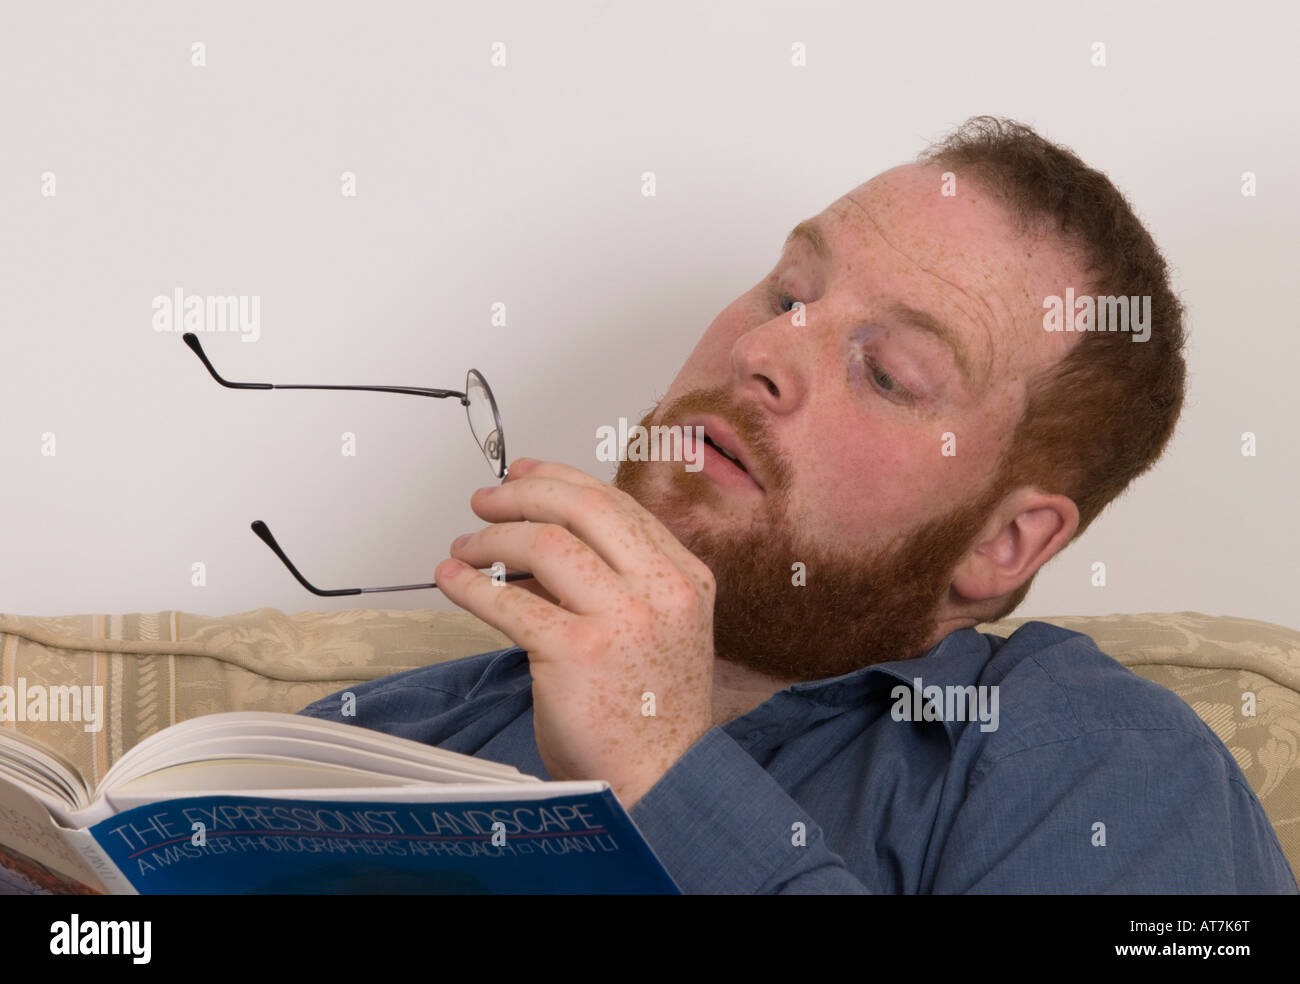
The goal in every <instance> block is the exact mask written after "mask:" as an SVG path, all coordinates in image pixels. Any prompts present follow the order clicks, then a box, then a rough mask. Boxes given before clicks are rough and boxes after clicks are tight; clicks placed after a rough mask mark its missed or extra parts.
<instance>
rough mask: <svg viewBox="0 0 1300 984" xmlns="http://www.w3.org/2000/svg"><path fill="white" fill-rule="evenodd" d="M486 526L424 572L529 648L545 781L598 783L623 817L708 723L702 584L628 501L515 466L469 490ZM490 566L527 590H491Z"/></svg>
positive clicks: (708, 604)
mask: <svg viewBox="0 0 1300 984" xmlns="http://www.w3.org/2000/svg"><path fill="white" fill-rule="evenodd" d="M470 506H471V507H472V508H473V510H474V512H475V513H476V514H478V515H479V516H480V517H482V518H483V519H485V520H487V521H488V522H489V523H492V524H493V525H491V526H488V527H486V528H484V529H482V530H480V531H479V532H477V533H474V534H472V535H469V536H467V537H461V538H460V539H458V540H457V541H456V542H455V543H453V545H452V549H451V556H452V558H454V559H452V560H444V561H443V562H442V563H441V564H439V565H438V568H437V570H436V571H435V572H434V578H435V580H436V581H437V584H438V587H439V588H441V589H442V592H443V594H445V595H446V596H447V597H448V598H449V599H451V601H453V602H454V603H455V604H457V605H459V606H460V607H461V608H464V609H466V610H468V611H470V612H472V613H473V614H475V615H477V616H478V617H479V618H481V619H482V620H483V621H485V622H487V623H488V624H489V625H492V626H494V627H496V628H497V629H500V630H501V631H502V632H504V633H505V634H506V635H508V636H509V637H510V638H511V639H512V640H514V642H515V643H516V644H517V645H519V646H521V647H522V648H524V649H526V650H528V660H529V665H530V668H531V672H532V677H533V721H534V726H535V729H536V734H537V749H538V751H539V752H540V753H541V757H542V762H543V763H544V764H545V765H546V769H547V771H548V772H549V773H550V774H551V776H552V778H554V779H604V780H606V781H607V782H609V784H610V786H611V787H612V789H613V790H614V793H615V795H617V796H618V798H619V801H620V802H621V803H622V804H623V805H624V807H625V808H627V809H631V808H632V807H633V806H634V805H635V804H636V803H637V801H638V800H640V799H641V797H642V796H644V795H645V794H646V793H647V792H648V791H649V790H650V788H651V787H652V786H653V785H654V784H655V783H656V782H658V781H659V778H660V777H661V776H662V775H663V774H664V773H665V772H667V771H668V769H669V768H671V767H672V765H673V763H675V762H676V761H677V760H678V759H679V758H681V757H682V755H683V754H684V753H685V752H686V750H687V749H689V748H690V747H691V746H692V745H694V744H695V742H696V741H698V740H699V738H700V737H701V736H702V735H703V734H704V733H705V732H707V731H708V730H709V728H710V727H712V723H713V708H712V703H713V598H714V581H713V573H712V572H711V571H710V570H709V568H708V567H707V566H706V565H705V564H704V562H703V561H701V560H700V559H699V558H697V557H696V556H695V555H694V554H692V553H691V552H690V551H689V550H687V549H686V548H685V547H684V546H682V544H681V543H680V542H678V540H677V538H676V537H674V536H673V535H672V533H670V532H669V531H668V529H667V528H666V527H664V525H663V524H662V523H660V522H659V520H658V519H656V518H655V517H654V516H653V515H651V514H650V513H649V512H648V511H646V510H645V509H644V508H642V506H641V505H640V503H638V502H637V501H636V500H635V499H633V498H632V497H631V496H629V495H627V494H626V493H624V492H622V491H620V490H618V489H616V488H614V487H613V486H612V485H608V484H607V483H605V482H601V481H599V480H598V479H595V478H592V477H591V476H590V475H587V474H585V473H583V472H581V471H578V470H577V469H576V468H571V467H569V466H568V465H564V464H559V463H556V462H538V461H533V460H532V459H528V458H523V459H520V460H519V461H516V462H515V463H514V464H513V465H511V466H510V470H509V476H508V478H507V480H506V483H505V484H504V485H500V486H489V487H488V488H485V489H479V490H478V491H477V492H475V493H474V495H473V496H472V497H471V498H470ZM498 561H499V562H501V563H503V564H504V565H505V566H506V568H507V569H509V570H524V571H530V572H531V573H532V574H533V575H534V578H535V580H531V581H529V580H525V581H518V582H500V583H495V584H494V583H493V580H492V578H491V577H489V576H487V575H485V574H480V573H479V572H478V571H476V570H473V569H472V568H487V567H491V566H492V565H493V564H494V563H496V562H498Z"/></svg>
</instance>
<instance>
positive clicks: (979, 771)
mask: <svg viewBox="0 0 1300 984" xmlns="http://www.w3.org/2000/svg"><path fill="white" fill-rule="evenodd" d="M1130 731H1132V732H1138V733H1141V734H1156V733H1163V732H1172V733H1174V734H1179V735H1183V736H1185V737H1188V738H1195V739H1196V740H1197V741H1198V742H1199V743H1200V744H1201V746H1203V747H1204V748H1205V749H1207V750H1208V751H1209V752H1210V753H1211V754H1212V755H1213V756H1214V758H1215V759H1216V760H1217V761H1219V762H1220V763H1222V762H1223V761H1224V757H1223V752H1222V751H1221V750H1220V749H1219V748H1218V747H1216V746H1215V744H1214V742H1212V741H1210V736H1206V735H1204V734H1200V733H1198V732H1196V731H1189V730H1188V729H1186V728H1154V727H1153V728H1139V727H1135V726H1128V725H1126V726H1122V727H1120V726H1111V727H1105V728H1092V729H1090V730H1088V729H1080V731H1079V733H1078V734H1077V735H1069V736H1067V737H1064V738H1052V739H1049V740H1047V741H1041V742H1038V743H1037V744H1034V745H1028V746H1026V747H1025V748H1017V749H1016V750H1015V751H1011V752H1006V753H1004V754H1002V755H999V756H998V757H997V758H995V759H992V760H989V761H980V762H978V763H977V764H976V766H975V768H974V769H973V770H972V772H971V781H970V783H969V784H968V785H967V786H966V790H967V794H968V795H969V793H970V791H971V790H973V789H974V788H975V787H976V786H978V785H979V784H980V783H981V782H983V781H984V779H985V777H986V776H987V774H988V773H989V772H991V771H992V770H993V769H995V768H997V767H998V766H999V765H1001V764H1002V763H1003V762H1005V761H1006V760H1007V759H1010V758H1015V757H1016V756H1017V755H1024V754H1026V753H1028V752H1035V751H1040V750H1041V749H1044V748H1048V747H1050V746H1052V745H1060V744H1062V743H1064V742H1070V741H1078V740H1079V739H1081V738H1088V737H1091V736H1093V735H1105V734H1123V733H1125V732H1130ZM1218 740H1219V739H1218V738H1217V737H1216V738H1215V741H1218ZM1220 744H1222V742H1220ZM1233 762H1234V763H1235V762H1236V760H1235V759H1233ZM1227 778H1228V779H1229V780H1231V781H1234V782H1240V779H1238V778H1237V777H1236V776H1233V775H1231V774H1230V773H1229V774H1228V776H1227ZM1246 788H1247V789H1249V788H1250V787H1249V786H1248V785H1247V786H1246Z"/></svg>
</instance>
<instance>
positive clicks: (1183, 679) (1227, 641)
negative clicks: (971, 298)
mask: <svg viewBox="0 0 1300 984" xmlns="http://www.w3.org/2000/svg"><path fill="white" fill-rule="evenodd" d="M1039 620H1040V621H1044V622H1051V623H1053V624H1056V625H1060V626H1063V627H1064V628H1068V629H1074V630H1075V631H1078V632H1083V633H1085V634H1087V635H1089V636H1091V637H1092V638H1093V639H1094V640H1095V641H1096V643H1097V646H1098V648H1100V649H1101V650H1102V651H1103V652H1105V653H1107V654H1109V655H1110V656H1111V657H1113V658H1114V659H1116V660H1117V661H1119V662H1120V663H1123V664H1124V665H1126V666H1127V667H1129V669H1131V670H1132V671H1133V672H1134V673H1137V674H1138V675H1139V676H1143V677H1146V678H1147V679H1149V680H1152V681H1153V682H1155V683H1158V684H1160V685H1161V686H1163V687H1165V688H1166V689H1168V690H1172V691H1173V692H1174V693H1176V694H1178V695H1179V696H1180V697H1182V698H1183V699H1184V700H1186V701H1187V703H1188V704H1190V705H1191V706H1192V709H1193V710H1195V711H1196V712H1197V714H1199V715H1200V717H1201V718H1202V719H1203V720H1204V721H1205V722H1206V723H1207V724H1208V725H1209V726H1210V728H1211V729H1213V731H1214V732H1215V734H1217V735H1218V736H1219V739H1220V740H1221V741H1222V742H1223V743H1224V745H1226V746H1227V748H1228V749H1229V751H1230V752H1231V753H1232V755H1233V756H1234V757H1235V758H1236V760H1237V762H1238V764H1239V765H1240V766H1241V769H1242V771H1243V772H1244V773H1245V776H1246V779H1247V780H1248V781H1249V782H1250V784H1251V787H1252V788H1253V789H1254V790H1255V794H1256V795H1257V796H1258V797H1259V799H1260V802H1261V804H1262V805H1263V807H1264V810H1265V812H1266V813H1267V815H1268V817H1269V820H1270V821H1271V822H1272V824H1273V828H1274V830H1275V831H1276V832H1277V835H1278V840H1279V842H1280V843H1281V845H1282V849H1283V850H1284V851H1285V852H1286V855H1287V859H1288V860H1289V861H1290V863H1291V867H1292V870H1300V632H1297V631H1295V630H1293V629H1287V628H1283V627H1282V626H1278V625H1273V624H1270V623H1268V622H1257V621H1252V620H1250V619H1243V618H1232V617H1226V616H1210V615H1202V614H1199V613H1196V612H1174V613H1159V614H1145V615H1103V616H1062V617H1053V618H1041V619H1039ZM1026 621H1029V619H1025V618H1016V619H1004V620H1002V621H1000V622H996V623H991V624H988V625H981V626H979V629H980V631H983V632H991V633H994V634H996V635H1002V636H1008V635H1010V634H1011V633H1012V632H1014V631H1015V629H1016V627H1018V626H1019V625H1021V624H1023V623H1024V622H1026ZM510 645H512V643H511V642H510V640H509V639H508V638H506V636H504V635H503V634H502V633H500V632H498V631H496V630H495V629H493V628H492V627H491V626H488V625H486V624H484V623H483V622H481V621H479V620H478V619H477V618H475V617H474V616H472V615H469V614H468V613H465V612H439V611H431V610H419V611H396V610H383V609H364V608H362V609H350V610H346V611H339V612H309V611H305V612H298V613H297V614H295V615H287V614H285V613H284V612H281V611H279V610H277V609H274V608H261V609H258V610H256V611H251V612H241V613H239V614H236V615H223V616H205V615H190V614H186V613H184V612H175V611H166V612H159V613H156V614H134V615H64V616H55V617H36V616H15V615H0V685H8V686H16V685H17V682H18V680H19V679H20V678H23V679H25V680H26V681H27V683H28V685H32V684H41V685H45V686H52V685H85V684H90V685H95V686H102V687H104V695H105V697H104V707H105V718H106V723H105V727H104V728H103V729H102V730H101V731H99V732H95V733H88V732H86V731H85V730H84V727H83V725H82V724H81V723H79V722H12V721H11V722H5V723H4V724H2V725H0V727H17V728H19V729H20V730H22V731H24V732H25V733H27V734H30V735H32V736H33V737H35V738H38V739H40V740H41V741H44V742H46V743H47V744H51V745H53V746H54V747H56V748H57V749H58V750H59V751H61V752H62V753H63V754H64V755H65V756H66V757H67V758H69V759H71V760H72V762H73V763H75V764H76V765H77V767H78V768H80V769H81V770H82V773H83V774H84V775H85V776H86V777H87V778H88V779H90V780H91V781H92V782H98V781H99V778H100V776H102V775H103V774H104V772H106V771H107V770H108V768H109V767H110V766H111V765H112V764H113V762H115V761H116V760H117V759H118V758H119V757H120V756H121V755H122V753H123V752H124V751H126V749H128V748H130V747H131V746H132V745H134V744H135V743H137V742H139V741H141V740H142V739H144V738H147V737H149V735H151V734H153V733H154V732H156V731H160V730H161V729H163V728H166V727H168V726H169V725H171V724H174V723H176V722H178V721H183V720H186V719H188V718H192V717H197V716H199V715H202V714H212V713H216V712H218V711H229V710H265V711H283V712H286V713H292V712H294V711H297V710H299V709H300V708H302V707H305V706H306V705H307V704H310V703H311V702H312V701H315V700H317V699H319V698H321V697H325V696H327V695H329V694H331V693H334V692H335V691H337V690H341V689H344V688H346V687H348V686H350V685H352V684H356V683H360V682H361V681H363V680H370V679H374V678H375V677H380V676H387V675H389V674H392V673H399V672H401V671H403V670H408V669H413V668H415V667H417V666H428V665H430V664H433V663H438V662H442V661H444V660H449V659H458V658H460V657H462V656H472V655H474V654H476V653H481V652H488V651H490V650H494V649H501V648H504V647H507V646H510ZM1252 711H1253V713H1251V712H1252Z"/></svg>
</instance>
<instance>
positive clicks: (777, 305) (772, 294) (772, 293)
mask: <svg viewBox="0 0 1300 984" xmlns="http://www.w3.org/2000/svg"><path fill="white" fill-rule="evenodd" d="M767 295H768V299H770V300H771V304H772V309H774V311H776V312H779V313H781V315H788V313H790V312H792V311H793V309H794V305H796V304H798V303H800V300H798V298H792V296H790V295H789V294H787V292H785V291H784V290H781V289H780V287H777V286H772V287H770V289H768V291H767ZM787 302H789V304H787Z"/></svg>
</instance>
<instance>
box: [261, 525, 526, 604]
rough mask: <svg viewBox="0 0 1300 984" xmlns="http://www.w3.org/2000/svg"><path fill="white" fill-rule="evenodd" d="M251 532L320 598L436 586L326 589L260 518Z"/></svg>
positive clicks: (510, 577) (513, 577)
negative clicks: (305, 572) (303, 572)
mask: <svg viewBox="0 0 1300 984" xmlns="http://www.w3.org/2000/svg"><path fill="white" fill-rule="evenodd" d="M253 532H254V533H256V534H257V535H258V537H259V538H260V539H261V541H262V542H263V543H265V544H266V545H267V546H268V547H270V548H271V550H272V551H274V553H275V555H276V556H277V557H279V558H280V562H281V563H282V564H284V566H285V567H287V568H289V573H290V574H292V575H293V576H294V577H295V578H297V579H298V583H299V584H301V585H302V586H303V587H304V588H306V589H307V590H308V591H310V592H311V593H312V594H314V595H320V596H321V597H322V598H337V597H341V596H343V595H358V594H371V593H373V592H376V591H418V590H420V589H421V588H436V587H437V586H438V585H437V584H434V583H432V582H430V583H429V584H396V585H393V586H391V587H386V588H336V589H334V590H332V591H327V590H325V589H324V588H318V587H316V586H315V585H314V584H312V583H311V582H310V581H308V580H307V579H306V578H305V577H303V576H302V575H301V574H300V573H298V568H296V567H294V566H293V561H291V560H290V559H289V557H288V555H287V554H285V552H284V551H283V550H281V549H280V544H278V543H276V542H275V537H274V536H272V535H271V528H270V527H269V526H267V525H266V524H265V523H264V522H262V521H261V520H260V519H258V520H254V521H253ZM532 576H533V575H531V574H526V573H524V572H522V571H516V572H515V573H512V574H507V575H505V580H507V581H523V580H525V579H527V578H530V577H532Z"/></svg>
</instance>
